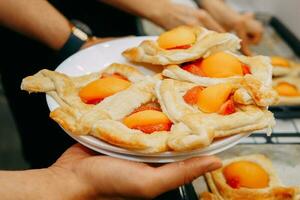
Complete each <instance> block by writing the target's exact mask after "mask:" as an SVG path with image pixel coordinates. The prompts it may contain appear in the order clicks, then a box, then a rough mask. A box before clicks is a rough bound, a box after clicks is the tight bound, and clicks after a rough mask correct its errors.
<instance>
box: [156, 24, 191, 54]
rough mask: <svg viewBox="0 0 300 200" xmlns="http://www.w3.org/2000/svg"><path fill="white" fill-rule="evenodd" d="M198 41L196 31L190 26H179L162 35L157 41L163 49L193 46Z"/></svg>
mask: <svg viewBox="0 0 300 200" xmlns="http://www.w3.org/2000/svg"><path fill="white" fill-rule="evenodd" d="M195 41H196V35H195V33H194V30H193V29H192V28H191V27H188V26H179V27H177V28H174V29H172V30H170V31H167V32H165V33H163V34H161V35H160V36H159V38H158V40H157V42H158V45H159V46H160V47H161V48H163V49H172V48H176V47H181V46H186V45H192V44H193V43H194V42H195Z"/></svg>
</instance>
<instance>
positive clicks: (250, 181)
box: [223, 161, 269, 188]
mask: <svg viewBox="0 0 300 200" xmlns="http://www.w3.org/2000/svg"><path fill="white" fill-rule="evenodd" d="M223 174H224V177H225V179H226V182H227V184H228V185H230V186H231V187H232V188H240V187H246V188H265V187H268V185H269V175H268V174H267V172H266V171H265V170H264V169H263V168H262V167H260V166H259V165H258V164H256V163H254V162H250V161H237V162H233V163H231V164H229V165H227V166H226V167H224V169H223Z"/></svg>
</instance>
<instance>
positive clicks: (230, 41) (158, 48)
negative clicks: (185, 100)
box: [123, 26, 240, 65]
mask: <svg viewBox="0 0 300 200" xmlns="http://www.w3.org/2000/svg"><path fill="white" fill-rule="evenodd" d="M239 48H240V39H238V38H237V37H236V36H235V35H233V34H230V33H217V32H214V31H209V30H207V29H205V28H202V27H189V26H180V27H177V28H175V29H172V30H170V31H167V32H165V33H163V34H161V35H160V36H159V37H158V39H157V40H156V41H155V40H145V41H143V42H142V43H141V44H140V45H139V46H137V47H133V48H129V49H127V50H125V51H124V52H123V55H124V56H125V57H126V58H127V59H129V60H130V61H134V62H141V63H151V64H157V65H170V64H181V63H184V62H189V61H193V60H196V59H199V58H201V57H203V56H204V55H205V54H207V53H212V52H217V51H225V50H229V51H236V50H238V49H239Z"/></svg>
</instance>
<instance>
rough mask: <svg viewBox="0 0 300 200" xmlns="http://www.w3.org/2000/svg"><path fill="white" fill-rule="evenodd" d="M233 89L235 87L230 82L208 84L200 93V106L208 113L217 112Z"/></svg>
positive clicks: (198, 103) (198, 102)
mask: <svg viewBox="0 0 300 200" xmlns="http://www.w3.org/2000/svg"><path fill="white" fill-rule="evenodd" d="M232 89H233V87H232V85H231V84H229V83H221V84H217V85H213V86H208V87H207V88H205V89H203V90H202V91H201V92H200V93H199V95H198V101H197V105H198V108H199V109H200V110H201V111H203V112H206V113H213V112H217V111H218V110H219V109H220V108H221V106H222V105H223V104H224V103H225V102H226V101H227V99H228V97H229V96H230V94H231V92H232Z"/></svg>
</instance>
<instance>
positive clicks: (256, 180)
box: [201, 154, 300, 200]
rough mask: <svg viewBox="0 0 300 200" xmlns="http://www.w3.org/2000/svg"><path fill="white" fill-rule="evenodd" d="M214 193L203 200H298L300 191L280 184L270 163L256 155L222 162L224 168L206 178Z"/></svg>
mask: <svg viewBox="0 0 300 200" xmlns="http://www.w3.org/2000/svg"><path fill="white" fill-rule="evenodd" d="M205 178H206V181H207V184H208V186H209V189H210V191H211V193H209V192H204V193H202V194H201V197H202V198H201V199H203V200H241V199H243V200H254V199H255V200H299V199H300V196H299V194H300V193H299V192H300V191H299V187H287V186H284V185H282V184H281V182H280V180H279V177H278V176H277V173H276V171H275V169H274V168H273V166H272V163H271V161H270V160H269V159H268V158H266V157H265V156H264V155H260V154H254V155H247V156H241V157H236V158H232V159H228V160H224V161H223V167H222V168H220V169H218V170H215V171H213V172H210V173H206V174H205Z"/></svg>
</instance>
